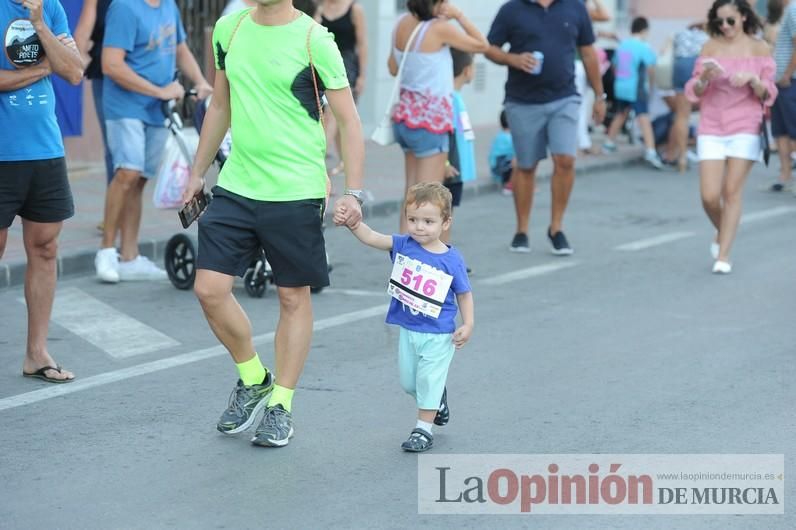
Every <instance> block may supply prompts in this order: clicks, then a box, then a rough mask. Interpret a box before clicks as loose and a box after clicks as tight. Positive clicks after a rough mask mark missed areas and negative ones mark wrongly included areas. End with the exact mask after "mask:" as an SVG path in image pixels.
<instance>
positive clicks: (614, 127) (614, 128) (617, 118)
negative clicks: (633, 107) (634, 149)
mask: <svg viewBox="0 0 796 530" xmlns="http://www.w3.org/2000/svg"><path fill="white" fill-rule="evenodd" d="M629 113H630V109H625V110H623V111H622V112H618V113H616V114H614V117H613V119H612V120H611V124H610V125H609V126H608V133H607V134H606V137H607V138H608V140H610V141H611V142H616V137H617V136H619V131H620V130H621V129H622V125H624V124H625V120H627V115H628V114H629Z"/></svg>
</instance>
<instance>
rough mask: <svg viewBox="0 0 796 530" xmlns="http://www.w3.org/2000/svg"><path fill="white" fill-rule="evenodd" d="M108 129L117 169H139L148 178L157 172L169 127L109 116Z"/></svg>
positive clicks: (109, 144)
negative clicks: (112, 118)
mask: <svg viewBox="0 0 796 530" xmlns="http://www.w3.org/2000/svg"><path fill="white" fill-rule="evenodd" d="M105 130H106V135H107V142H108V150H109V151H110V152H111V159H112V160H113V171H114V172H116V170H117V169H120V168H121V169H129V170H132V171H138V172H140V173H141V175H142V176H143V177H145V178H152V177H155V176H157V173H158V167H159V166H160V160H161V159H162V158H163V150H164V148H165V146H166V140H168V137H169V130H168V129H166V128H165V127H162V126H156V125H149V124H146V123H144V122H143V121H141V120H136V119H133V118H122V119H118V120H105Z"/></svg>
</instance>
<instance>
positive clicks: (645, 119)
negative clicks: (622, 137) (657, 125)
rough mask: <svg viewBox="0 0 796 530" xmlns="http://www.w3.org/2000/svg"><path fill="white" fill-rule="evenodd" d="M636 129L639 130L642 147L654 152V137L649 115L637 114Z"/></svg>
mask: <svg viewBox="0 0 796 530" xmlns="http://www.w3.org/2000/svg"><path fill="white" fill-rule="evenodd" d="M636 121H637V122H638V127H639V129H641V137H642V138H643V140H644V147H646V148H647V150H649V149H652V150H653V151H654V150H655V135H654V134H653V132H652V122H651V121H650V115H649V114H639V115H638V117H637V118H636Z"/></svg>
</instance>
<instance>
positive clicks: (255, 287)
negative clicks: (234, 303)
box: [243, 266, 268, 298]
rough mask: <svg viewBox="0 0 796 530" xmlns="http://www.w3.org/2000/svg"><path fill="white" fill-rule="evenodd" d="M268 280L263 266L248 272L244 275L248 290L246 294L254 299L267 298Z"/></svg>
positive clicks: (244, 282)
mask: <svg viewBox="0 0 796 530" xmlns="http://www.w3.org/2000/svg"><path fill="white" fill-rule="evenodd" d="M266 280H267V278H266V276H265V271H264V270H263V267H262V266H260V267H254V268H251V269H249V270H247V271H246V274H244V275H243V286H244V287H245V288H246V293H247V294H248V295H249V296H251V297H252V298H262V297H263V296H265V288H266V287H267V283H268V282H267V281H266Z"/></svg>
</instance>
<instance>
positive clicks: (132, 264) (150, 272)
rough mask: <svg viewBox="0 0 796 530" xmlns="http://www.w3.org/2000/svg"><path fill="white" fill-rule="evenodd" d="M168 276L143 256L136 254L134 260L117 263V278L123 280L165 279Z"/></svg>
mask: <svg viewBox="0 0 796 530" xmlns="http://www.w3.org/2000/svg"><path fill="white" fill-rule="evenodd" d="M168 277H169V276H168V274H166V271H164V270H163V269H161V268H159V267H158V266H157V265H155V264H154V263H152V261H151V260H150V259H149V258H147V257H144V256H141V255H139V256H136V258H135V259H134V260H131V261H122V262H120V263H119V279H120V280H122V281H123V282H134V281H146V280H165V279H167V278H168Z"/></svg>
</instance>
